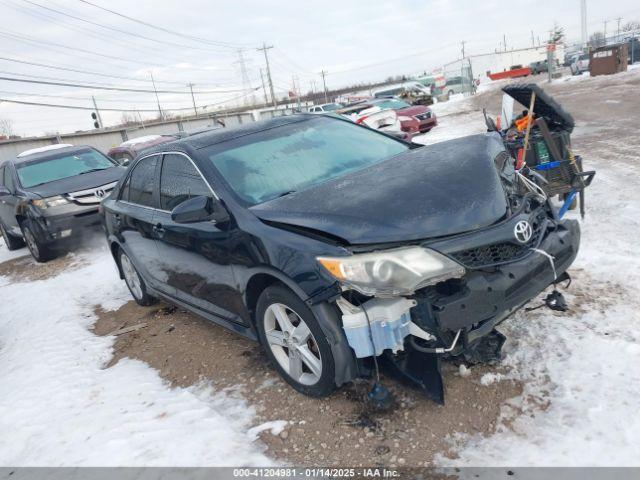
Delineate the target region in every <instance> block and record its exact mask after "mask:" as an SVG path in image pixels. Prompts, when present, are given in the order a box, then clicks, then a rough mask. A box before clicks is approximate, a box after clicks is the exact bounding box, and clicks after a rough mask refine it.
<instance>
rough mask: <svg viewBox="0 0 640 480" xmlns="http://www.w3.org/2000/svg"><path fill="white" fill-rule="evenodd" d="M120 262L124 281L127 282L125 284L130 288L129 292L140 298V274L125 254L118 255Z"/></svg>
mask: <svg viewBox="0 0 640 480" xmlns="http://www.w3.org/2000/svg"><path fill="white" fill-rule="evenodd" d="M120 264H121V266H122V273H123V274H124V281H125V282H127V286H128V287H129V289H130V290H131V293H132V294H133V296H134V297H136V298H137V299H138V300H140V299H141V298H142V282H141V281H140V276H139V275H138V272H137V271H136V269H135V268H134V266H133V264H132V263H131V260H129V257H127V256H126V255H125V254H122V256H121V257H120Z"/></svg>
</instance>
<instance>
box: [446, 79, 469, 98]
mask: <svg viewBox="0 0 640 480" xmlns="http://www.w3.org/2000/svg"><path fill="white" fill-rule="evenodd" d="M444 91H445V93H446V94H447V96H449V97H450V96H451V95H454V94H456V93H467V92H470V91H471V83H470V81H469V80H467V81H465V78H464V77H460V76H458V77H449V78H447V84H446V85H445V86H444Z"/></svg>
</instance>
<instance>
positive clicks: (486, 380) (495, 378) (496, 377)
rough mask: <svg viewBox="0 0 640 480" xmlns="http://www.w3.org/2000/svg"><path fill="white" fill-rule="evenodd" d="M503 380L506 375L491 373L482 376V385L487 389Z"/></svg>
mask: <svg viewBox="0 0 640 480" xmlns="http://www.w3.org/2000/svg"><path fill="white" fill-rule="evenodd" d="M502 379H504V375H502V374H501V373H492V372H489V373H485V374H484V375H482V377H481V378H480V383H481V384H482V385H484V386H485V387H488V386H489V385H492V384H494V383H496V382H499V381H501V380H502Z"/></svg>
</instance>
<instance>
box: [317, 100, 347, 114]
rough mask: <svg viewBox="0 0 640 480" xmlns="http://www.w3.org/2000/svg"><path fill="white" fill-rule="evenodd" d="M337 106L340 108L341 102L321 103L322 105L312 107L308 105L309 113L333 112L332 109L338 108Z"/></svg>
mask: <svg viewBox="0 0 640 480" xmlns="http://www.w3.org/2000/svg"><path fill="white" fill-rule="evenodd" d="M339 108H342V104H340V103H335V102H333V103H323V104H322V105H314V106H313V107H309V113H327V112H333V111H334V110H338V109H339Z"/></svg>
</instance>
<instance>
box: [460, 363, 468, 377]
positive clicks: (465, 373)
mask: <svg viewBox="0 0 640 480" xmlns="http://www.w3.org/2000/svg"><path fill="white" fill-rule="evenodd" d="M458 375H460V376H461V377H468V376H469V375H471V369H469V368H467V367H466V365H460V366H459V367H458Z"/></svg>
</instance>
